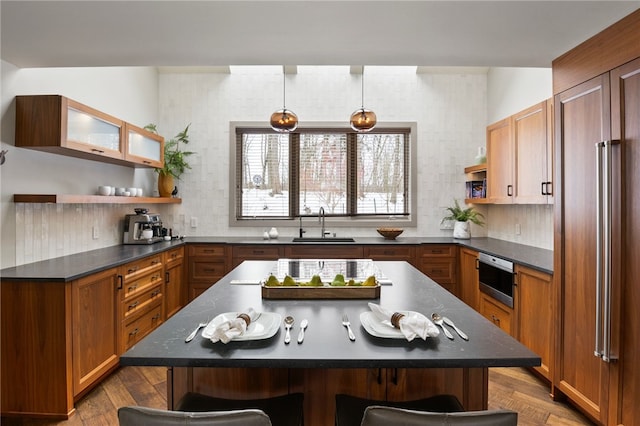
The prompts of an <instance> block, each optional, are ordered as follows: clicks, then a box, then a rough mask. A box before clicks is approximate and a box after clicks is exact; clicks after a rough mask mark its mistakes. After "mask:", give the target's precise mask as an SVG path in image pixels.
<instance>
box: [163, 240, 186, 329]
mask: <svg viewBox="0 0 640 426" xmlns="http://www.w3.org/2000/svg"><path fill="white" fill-rule="evenodd" d="M163 257H164V289H163V294H164V319H165V320H167V319H168V318H170V317H172V316H173V314H175V313H176V312H178V311H179V310H180V309H182V307H183V306H184V305H185V302H186V300H187V297H186V291H185V290H186V288H185V286H184V247H177V248H174V249H171V250H167V251H166V252H164V255H163Z"/></svg>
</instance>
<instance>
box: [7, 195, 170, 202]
mask: <svg viewBox="0 0 640 426" xmlns="http://www.w3.org/2000/svg"><path fill="white" fill-rule="evenodd" d="M13 202H14V203H52V204H181V203H182V198H170V197H117V196H109V195H73V194H13Z"/></svg>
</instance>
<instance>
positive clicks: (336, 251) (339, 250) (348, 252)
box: [284, 243, 363, 259]
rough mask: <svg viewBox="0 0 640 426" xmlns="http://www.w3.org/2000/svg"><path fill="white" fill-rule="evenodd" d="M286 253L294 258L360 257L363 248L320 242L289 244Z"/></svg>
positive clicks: (286, 255)
mask: <svg viewBox="0 0 640 426" xmlns="http://www.w3.org/2000/svg"><path fill="white" fill-rule="evenodd" d="M284 254H285V257H288V258H294V259H295V258H298V259H316V258H317V259H360V258H362V257H363V248H362V246H354V245H333V244H326V243H320V244H318V245H313V246H288V247H286V248H285V251H284Z"/></svg>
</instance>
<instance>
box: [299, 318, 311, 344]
mask: <svg viewBox="0 0 640 426" xmlns="http://www.w3.org/2000/svg"><path fill="white" fill-rule="evenodd" d="M308 325H309V321H307V320H306V319H303V320H302V322H301V323H300V334H298V343H302V341H303V340H304V329H305V328H307V326H308Z"/></svg>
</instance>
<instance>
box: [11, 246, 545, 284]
mask: <svg viewBox="0 0 640 426" xmlns="http://www.w3.org/2000/svg"><path fill="white" fill-rule="evenodd" d="M185 243H186V244H268V245H284V244H286V245H289V244H310V243H306V242H303V243H294V242H292V239H291V238H290V237H287V238H280V239H275V240H263V239H258V238H251V237H186V238H185V239H184V240H173V241H169V242H160V243H156V244H151V245H118V246H112V247H106V248H101V249H97V250H91V251H87V252H84V253H77V254H72V255H68V256H63V257H58V258H53V259H49V260H44V261H40V262H34V263H28V264H25V265H19V266H15V267H10V268H5V269H2V270H0V276H1V277H2V278H4V279H15V280H42V281H71V280H74V279H77V278H81V277H83V276H86V275H90V274H93V273H96V272H100V271H102V270H105V269H109V268H112V267H115V266H119V265H122V264H124V263H127V262H131V261H133V260H136V259H139V258H142V257H145V256H149V255H151V254H153V253H156V252H159V251H165V250H168V249H170V248H172V247H175V246H177V245H181V244H185ZM313 244H318V243H313ZM320 244H324V243H320ZM333 244H358V245H405V244H459V245H461V246H464V247H469V248H471V249H474V250H477V251H482V252H485V253H488V254H492V255H494V256H498V257H502V258H505V259H507V260H511V261H513V262H514V263H517V264H521V265H524V266H528V267H531V268H534V269H538V270H540V271H542V272H546V273H549V274H553V251H551V250H545V249H541V248H537V247H531V246H526V245H523V244H517V243H511V242H508V241H502V240H497V239H494V238H472V239H470V240H457V239H453V238H447V237H425V238H418V237H402V236H400V237H398V238H397V239H395V240H385V239H383V238H382V237H357V238H355V242H354V243H341V242H336V243H333Z"/></svg>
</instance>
